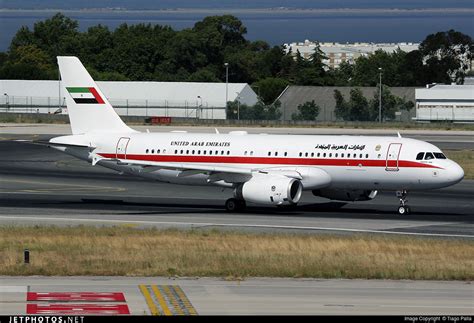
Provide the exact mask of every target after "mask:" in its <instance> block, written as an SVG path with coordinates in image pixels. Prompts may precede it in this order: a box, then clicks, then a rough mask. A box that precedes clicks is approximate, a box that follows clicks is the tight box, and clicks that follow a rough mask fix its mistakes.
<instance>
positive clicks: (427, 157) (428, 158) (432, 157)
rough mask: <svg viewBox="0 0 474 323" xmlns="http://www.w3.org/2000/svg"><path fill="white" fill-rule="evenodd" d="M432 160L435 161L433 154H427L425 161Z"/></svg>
mask: <svg viewBox="0 0 474 323" xmlns="http://www.w3.org/2000/svg"><path fill="white" fill-rule="evenodd" d="M430 159H434V156H433V154H432V153H426V155H425V160H430Z"/></svg>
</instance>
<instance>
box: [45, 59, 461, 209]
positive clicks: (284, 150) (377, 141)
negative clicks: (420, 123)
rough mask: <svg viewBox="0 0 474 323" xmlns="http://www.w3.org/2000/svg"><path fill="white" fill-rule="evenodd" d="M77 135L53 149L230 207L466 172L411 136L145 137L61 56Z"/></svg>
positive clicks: (402, 187) (355, 196) (426, 182)
mask: <svg viewBox="0 0 474 323" xmlns="http://www.w3.org/2000/svg"><path fill="white" fill-rule="evenodd" d="M58 64H59V69H60V72H61V78H62V81H63V84H64V86H65V88H66V90H67V92H66V93H67V95H66V103H67V109H68V113H69V119H70V123H71V128H72V135H70V136H61V137H56V138H52V139H51V140H50V141H49V142H48V146H50V147H53V148H55V149H58V150H60V151H62V152H64V153H67V154H69V155H72V156H74V157H77V158H79V159H82V160H85V161H88V162H91V163H92V165H100V166H103V167H107V168H110V169H113V170H116V171H119V172H122V173H128V174H132V175H136V176H140V177H144V178H148V179H152V180H157V181H161V182H167V183H174V184H183V185H203V186H204V185H215V186H220V187H225V188H229V189H232V190H233V195H234V197H233V198H230V199H228V200H227V201H226V203H225V207H226V209H227V210H228V211H236V210H241V209H243V208H244V207H245V205H246V202H252V203H255V204H259V205H273V206H284V205H295V204H296V203H298V202H299V200H300V198H301V193H302V191H304V190H306V191H311V192H312V193H313V194H314V195H315V196H321V197H325V198H328V199H333V200H340V201H366V200H371V199H373V198H375V197H376V195H377V192H378V191H396V192H397V196H398V198H399V199H400V206H399V208H398V212H399V213H400V214H407V213H409V212H410V209H409V207H408V206H407V199H406V197H407V192H408V191H415V190H428V189H436V188H442V187H446V186H450V185H454V184H456V183H458V182H459V181H461V180H462V178H463V177H464V171H463V169H462V168H461V167H460V166H459V165H458V164H456V163H455V162H454V161H452V160H449V159H447V158H446V157H445V155H444V154H443V153H442V152H441V150H440V149H439V148H437V147H436V146H434V145H432V144H429V143H426V142H423V141H419V140H414V139H408V138H401V136H400V135H399V136H398V137H373V136H370V137H369V136H298V135H263V134H256V135H251V134H247V133H246V132H245V131H231V132H229V133H228V134H219V133H217V131H216V133H215V134H205V133H199V134H198V133H186V132H182V131H179V132H173V131H172V132H170V133H141V132H138V131H135V130H133V129H131V128H129V127H128V126H127V125H126V124H125V123H124V122H123V121H122V120H121V119H120V117H119V116H118V115H117V114H116V112H115V111H114V109H113V107H112V106H111V105H110V103H109V102H108V100H107V98H106V97H105V95H104V94H103V93H102V91H101V90H100V88H99V87H98V86H97V84H96V83H95V82H94V80H93V79H92V78H91V76H90V75H89V73H88V72H87V70H86V69H85V68H84V66H83V65H82V63H81V62H80V61H79V59H78V58H77V57H58Z"/></svg>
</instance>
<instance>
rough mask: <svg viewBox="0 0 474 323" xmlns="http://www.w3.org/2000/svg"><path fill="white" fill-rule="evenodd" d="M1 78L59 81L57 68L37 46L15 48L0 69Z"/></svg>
mask: <svg viewBox="0 0 474 323" xmlns="http://www.w3.org/2000/svg"><path fill="white" fill-rule="evenodd" d="M0 78H5V79H26V80H34V79H46V80H48V79H57V70H56V67H53V65H52V64H50V59H49V57H48V55H47V54H46V53H45V52H44V51H43V50H41V49H40V48H38V47H37V46H36V45H24V46H18V47H15V49H14V50H12V51H11V52H10V55H9V57H8V59H7V61H6V62H5V63H4V64H3V66H2V67H1V68H0Z"/></svg>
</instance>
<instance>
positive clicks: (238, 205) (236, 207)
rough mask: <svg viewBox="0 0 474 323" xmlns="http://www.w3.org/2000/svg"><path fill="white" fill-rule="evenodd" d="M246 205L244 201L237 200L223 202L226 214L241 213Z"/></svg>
mask: <svg viewBox="0 0 474 323" xmlns="http://www.w3.org/2000/svg"><path fill="white" fill-rule="evenodd" d="M246 206H247V205H246V204H245V201H244V200H238V199H234V198H231V199H228V200H227V201H225V209H226V210H227V211H228V212H237V211H242V210H243V209H245V207H246Z"/></svg>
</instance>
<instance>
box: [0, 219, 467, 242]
mask: <svg viewBox="0 0 474 323" xmlns="http://www.w3.org/2000/svg"><path fill="white" fill-rule="evenodd" d="M0 219H5V220H7V219H10V220H20V219H22V220H31V221H35V220H36V221H37V220H43V221H75V222H96V223H124V224H156V225H160V224H161V225H175V226H192V227H193V226H197V227H235V228H239V227H240V228H268V229H286V230H317V231H339V232H352V233H378V234H394V235H411V236H426V237H449V238H474V235H465V234H443V233H417V232H399V231H382V230H364V229H350V228H331V227H313V226H292V225H270V224H238V223H208V222H167V221H133V220H132V221H130V220H108V219H81V218H54V217H53V218H51V217H50V218H48V217H26V216H25V217H23V216H0Z"/></svg>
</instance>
